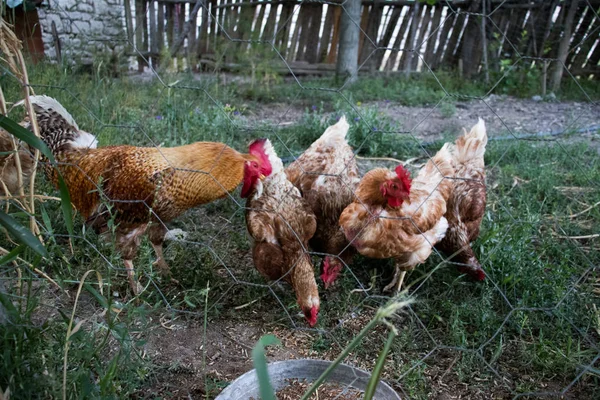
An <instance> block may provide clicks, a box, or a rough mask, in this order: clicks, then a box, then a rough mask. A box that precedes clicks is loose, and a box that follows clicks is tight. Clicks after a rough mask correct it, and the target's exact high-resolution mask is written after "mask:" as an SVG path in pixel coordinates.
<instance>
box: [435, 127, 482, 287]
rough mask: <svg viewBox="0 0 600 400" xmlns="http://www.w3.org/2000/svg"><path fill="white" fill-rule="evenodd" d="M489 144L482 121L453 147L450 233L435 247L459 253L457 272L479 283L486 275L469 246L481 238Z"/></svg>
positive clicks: (449, 253)
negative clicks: (453, 177) (486, 156)
mask: <svg viewBox="0 0 600 400" xmlns="http://www.w3.org/2000/svg"><path fill="white" fill-rule="evenodd" d="M486 144H487V134H486V129H485V123H484V122H483V120H482V119H479V122H478V123H477V125H475V126H473V128H472V129H471V131H470V132H467V131H466V130H465V133H464V135H463V136H461V137H459V138H458V139H457V140H456V143H455V144H454V145H453V146H451V147H450V151H451V153H452V164H453V167H454V169H455V171H456V178H457V179H456V180H454V187H453V189H452V194H451V195H450V198H449V199H448V206H447V211H446V215H445V216H446V219H447V220H448V231H447V232H446V237H444V240H442V241H441V242H440V243H438V244H437V246H436V247H437V248H438V249H440V250H441V251H443V252H444V253H446V254H448V255H451V254H454V253H457V254H456V255H455V256H454V257H453V259H454V260H455V261H456V262H457V263H460V264H461V266H459V267H458V269H459V270H460V271H461V272H463V273H467V274H468V275H469V276H471V277H473V278H474V279H476V280H479V281H481V280H484V279H485V272H483V269H482V268H481V265H480V264H479V261H478V260H477V257H476V256H475V253H474V252H473V249H471V246H470V245H469V243H471V242H472V241H473V240H475V239H476V238H477V236H479V227H480V225H481V220H482V219H483V214H484V212H485V202H486V188H485V164H484V160H483V156H484V154H485V146H486Z"/></svg>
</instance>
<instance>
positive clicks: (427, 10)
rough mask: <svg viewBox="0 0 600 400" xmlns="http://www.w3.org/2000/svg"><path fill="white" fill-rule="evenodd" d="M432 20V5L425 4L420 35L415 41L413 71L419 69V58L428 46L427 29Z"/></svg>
mask: <svg viewBox="0 0 600 400" xmlns="http://www.w3.org/2000/svg"><path fill="white" fill-rule="evenodd" d="M430 22H431V6H428V5H423V14H422V18H421V27H420V29H419V36H418V37H417V41H416V42H415V52H414V53H413V58H412V65H411V69H412V70H413V71H416V70H417V65H418V64H419V58H420V57H421V54H422V52H423V49H424V48H425V47H426V43H425V34H426V33H427V29H428V28H429V23H430Z"/></svg>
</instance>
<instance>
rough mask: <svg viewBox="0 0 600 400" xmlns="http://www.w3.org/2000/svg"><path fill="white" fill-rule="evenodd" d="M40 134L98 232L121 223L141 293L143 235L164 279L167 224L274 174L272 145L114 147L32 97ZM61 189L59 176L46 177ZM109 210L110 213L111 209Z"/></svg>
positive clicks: (122, 244)
mask: <svg viewBox="0 0 600 400" xmlns="http://www.w3.org/2000/svg"><path fill="white" fill-rule="evenodd" d="M30 99H31V102H32V104H33V107H34V110H35V113H36V116H37V121H38V124H39V126H40V134H41V136H42V139H43V140H44V142H45V143H46V144H47V145H48V147H49V148H50V149H51V150H52V153H53V155H54V157H55V159H56V161H57V162H58V166H59V170H60V173H61V175H62V177H63V179H64V181H65V183H66V185H67V187H68V189H69V193H70V195H71V202H72V204H73V206H74V207H75V208H76V209H77V210H78V211H79V212H80V213H81V215H82V216H83V218H85V219H86V222H87V223H88V224H90V225H91V226H92V227H93V228H94V229H95V230H96V231H98V232H100V233H104V232H106V231H107V230H108V221H109V220H110V219H111V218H114V222H115V225H116V226H117V227H116V232H115V233H116V245H117V249H118V250H119V251H120V253H121V257H122V258H123V262H124V264H125V267H126V270H127V275H128V279H129V283H130V285H131V289H132V290H133V292H134V294H138V293H139V291H140V285H139V283H137V282H136V280H135V275H134V269H133V259H134V257H135V255H136V254H137V251H138V248H139V245H140V241H141V236H142V235H143V234H144V233H147V234H148V237H149V239H150V242H151V244H152V247H153V248H154V251H155V253H156V256H157V260H156V262H155V263H154V264H155V265H156V266H157V267H158V268H159V270H161V272H163V273H168V272H169V267H168V265H167V263H166V262H165V260H164V257H163V248H162V246H163V242H164V238H165V234H166V232H167V228H166V226H165V223H166V222H168V221H170V220H172V219H174V218H176V217H178V216H179V215H180V214H182V213H183V212H185V211H186V210H188V209H190V208H193V207H196V206H198V205H201V204H205V203H209V202H211V201H214V200H216V199H219V198H222V197H225V196H226V195H227V194H228V193H230V192H232V191H233V190H235V189H236V188H237V186H238V185H239V184H240V183H241V182H243V187H242V195H247V194H248V192H249V190H250V188H251V187H252V186H254V185H255V183H256V182H257V181H259V180H260V179H264V177H266V176H268V175H269V174H270V173H271V165H270V163H269V159H268V157H267V156H266V153H265V151H264V146H265V139H259V140H256V141H254V142H253V143H252V144H250V147H249V153H250V154H242V153H239V152H237V151H236V150H234V149H232V148H230V147H229V146H227V145H225V144H223V143H213V142H197V143H193V144H189V145H186V146H179V147H171V148H156V147H134V146H108V147H101V148H96V144H97V141H96V138H95V137H94V136H93V135H92V134H90V133H88V132H85V131H82V130H80V129H79V127H78V126H77V124H76V123H75V121H74V119H73V117H71V115H70V114H69V113H68V112H67V111H66V110H65V109H64V108H63V107H62V105H60V103H58V102H57V101H56V100H55V99H53V98H51V97H47V96H32V97H31V98H30ZM46 172H47V175H48V177H49V179H51V180H52V181H53V182H54V184H56V183H57V179H58V174H57V172H56V170H54V169H47V170H46ZM107 203H108V204H109V206H107Z"/></svg>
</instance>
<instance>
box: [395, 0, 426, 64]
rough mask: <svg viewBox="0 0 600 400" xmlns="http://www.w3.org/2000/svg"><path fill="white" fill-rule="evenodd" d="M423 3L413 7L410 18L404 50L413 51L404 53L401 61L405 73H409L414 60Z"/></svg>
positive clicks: (417, 3)
mask: <svg viewBox="0 0 600 400" xmlns="http://www.w3.org/2000/svg"><path fill="white" fill-rule="evenodd" d="M420 5H421V3H419V2H416V3H415V4H414V5H413V6H412V12H411V17H410V30H409V31H408V32H409V34H408V39H407V41H406V44H405V45H404V49H406V50H411V51H403V52H402V58H401V59H400V65H401V68H402V70H403V71H405V72H406V73H409V72H410V71H411V67H412V58H413V55H414V49H415V45H416V42H415V39H416V37H417V34H418V27H419V22H420V21H421V15H422V11H423V10H422V9H421V8H420Z"/></svg>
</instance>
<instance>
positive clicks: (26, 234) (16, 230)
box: [0, 211, 48, 257]
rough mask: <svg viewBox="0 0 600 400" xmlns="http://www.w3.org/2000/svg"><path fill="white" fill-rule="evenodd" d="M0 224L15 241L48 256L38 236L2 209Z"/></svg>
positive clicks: (43, 255)
mask: <svg viewBox="0 0 600 400" xmlns="http://www.w3.org/2000/svg"><path fill="white" fill-rule="evenodd" d="M0 225H2V226H3V227H4V228H5V229H6V230H7V231H8V233H9V234H10V235H11V236H12V237H14V238H15V240H16V241H17V242H19V243H21V244H24V245H25V246H28V247H29V248H30V249H31V250H33V251H35V252H36V253H38V254H39V255H41V256H42V257H48V252H47V251H46V248H45V247H44V245H43V244H42V243H41V242H40V241H39V240H38V238H36V237H35V236H34V235H33V234H32V233H31V232H30V231H29V230H28V229H26V228H25V227H23V226H22V225H21V224H19V222H18V221H17V220H16V219H14V218H13V217H11V216H10V215H8V214H6V213H5V212H4V211H0Z"/></svg>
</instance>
